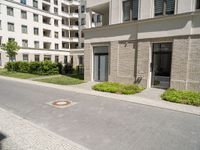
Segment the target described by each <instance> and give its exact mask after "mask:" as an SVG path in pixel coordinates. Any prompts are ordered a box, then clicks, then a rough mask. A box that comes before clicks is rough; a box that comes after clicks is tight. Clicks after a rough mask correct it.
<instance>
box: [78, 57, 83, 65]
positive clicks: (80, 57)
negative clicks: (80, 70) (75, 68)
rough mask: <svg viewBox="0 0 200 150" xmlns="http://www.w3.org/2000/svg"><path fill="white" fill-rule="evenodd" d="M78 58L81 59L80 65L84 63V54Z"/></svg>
mask: <svg viewBox="0 0 200 150" xmlns="http://www.w3.org/2000/svg"><path fill="white" fill-rule="evenodd" d="M78 59H79V65H83V56H79V57H78Z"/></svg>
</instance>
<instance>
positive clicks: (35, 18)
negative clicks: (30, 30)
mask: <svg viewBox="0 0 200 150" xmlns="http://www.w3.org/2000/svg"><path fill="white" fill-rule="evenodd" d="M33 21H35V22H38V21H39V18H38V15H37V14H33Z"/></svg>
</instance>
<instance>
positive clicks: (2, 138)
mask: <svg viewBox="0 0 200 150" xmlns="http://www.w3.org/2000/svg"><path fill="white" fill-rule="evenodd" d="M5 138H6V135H4V134H3V133H1V132H0V150H3V148H2V141H3V140H4V139H5Z"/></svg>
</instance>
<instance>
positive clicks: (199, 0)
mask: <svg viewBox="0 0 200 150" xmlns="http://www.w3.org/2000/svg"><path fill="white" fill-rule="evenodd" d="M196 9H200V0H197V4H196Z"/></svg>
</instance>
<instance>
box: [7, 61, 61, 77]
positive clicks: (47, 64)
mask: <svg viewBox="0 0 200 150" xmlns="http://www.w3.org/2000/svg"><path fill="white" fill-rule="evenodd" d="M5 68H6V69H7V70H8V71H16V72H22V73H31V74H38V75H53V74H59V64H57V63H53V62H51V61H43V62H22V61H18V62H8V63H7V64H6V66H5Z"/></svg>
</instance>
